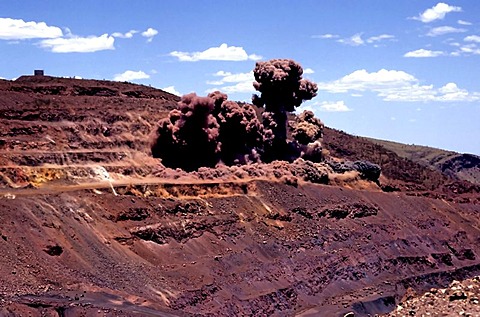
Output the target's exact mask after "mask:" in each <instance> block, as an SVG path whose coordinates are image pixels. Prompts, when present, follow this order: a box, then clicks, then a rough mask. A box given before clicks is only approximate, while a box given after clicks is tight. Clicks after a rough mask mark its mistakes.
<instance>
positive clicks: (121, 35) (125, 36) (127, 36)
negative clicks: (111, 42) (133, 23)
mask: <svg viewBox="0 0 480 317" xmlns="http://www.w3.org/2000/svg"><path fill="white" fill-rule="evenodd" d="M136 33H138V31H136V30H130V31H128V32H127V33H121V32H115V33H113V34H112V36H113V37H118V38H122V39H131V38H132V37H133V35H134V34H136Z"/></svg>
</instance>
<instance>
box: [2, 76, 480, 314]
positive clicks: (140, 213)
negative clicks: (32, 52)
mask: <svg viewBox="0 0 480 317" xmlns="http://www.w3.org/2000/svg"><path fill="white" fill-rule="evenodd" d="M221 97H222V96H221V95H218V96H216V97H215V98H213V99H214V100H215V101H217V99H218V100H221V99H222V98H221ZM178 101H179V98H177V97H175V96H172V95H169V94H167V93H164V92H161V91H159V90H155V89H153V88H149V87H142V86H136V85H128V84H124V83H111V82H98V81H81V80H67V79H59V78H51V77H45V78H42V79H38V78H29V77H24V78H21V79H20V80H18V81H16V82H10V81H0V124H1V129H0V254H1V256H0V280H1V283H0V316H344V315H348V314H350V315H352V313H353V314H354V315H355V316H368V315H374V314H383V313H390V314H392V316H403V315H409V314H416V315H421V314H423V313H424V312H425V313H426V312H431V311H432V310H431V309H432V307H433V309H437V310H436V311H437V312H438V311H441V312H443V313H445V314H447V315H448V314H449V313H451V312H454V313H455V314H457V313H460V312H461V311H463V312H464V313H469V314H471V315H472V316H475V315H476V314H478V310H476V309H477V308H478V298H479V294H480V292H479V290H478V287H477V286H478V285H477V284H478V281H477V279H476V278H473V277H474V276H477V275H479V269H480V258H479V255H480V247H479V245H480V244H479V237H480V232H479V229H478V228H480V220H479V217H478V214H479V213H480V205H479V204H478V202H479V197H478V192H475V190H476V187H475V186H473V185H472V184H470V185H472V186H473V187H468V186H467V185H468V184H467V183H458V182H455V181H453V180H452V179H449V178H448V177H447V176H446V175H443V174H441V173H440V172H438V171H435V172H432V171H431V170H430V169H428V170H422V169H421V167H420V166H419V165H416V164H414V163H413V162H411V161H408V160H404V161H402V160H400V159H399V158H398V156H395V154H394V153H392V152H389V151H386V150H385V149H383V148H377V147H376V146H374V145H373V144H372V143H362V142H363V141H361V140H359V139H358V138H355V137H351V136H346V135H342V134H341V133H339V132H338V133H337V132H335V131H333V132H332V131H330V130H328V129H327V130H326V132H325V144H323V145H324V146H326V145H327V144H328V149H329V150H330V151H331V154H333V153H334V154H336V155H334V156H336V157H337V158H342V156H341V155H339V153H344V154H343V157H345V158H349V159H350V160H351V161H357V160H368V161H371V162H373V163H376V164H379V165H381V167H382V171H386V172H387V173H388V175H386V176H385V175H382V176H381V177H380V178H379V185H380V186H379V185H378V184H376V183H374V182H371V181H369V180H368V177H366V176H365V177H363V178H362V176H361V175H359V172H358V170H356V171H350V170H349V171H347V172H345V173H343V174H342V173H338V174H336V175H335V177H334V178H332V177H331V174H332V173H331V172H332V171H331V169H332V166H334V165H335V164H333V163H331V165H328V166H327V165H325V164H324V163H320V164H314V163H312V162H308V161H303V160H298V161H295V162H294V163H292V164H289V163H288V162H285V161H282V162H273V163H271V164H260V163H256V164H251V165H246V166H245V167H243V168H240V167H238V166H221V167H219V168H216V169H199V170H198V171H196V172H194V173H186V172H185V171H180V170H172V169H166V168H165V167H162V166H159V161H158V160H156V159H153V158H151V156H150V153H149V145H150V140H149V136H150V134H151V133H152V131H154V129H155V127H156V123H157V122H158V121H160V120H162V119H164V118H166V117H167V116H168V114H169V112H170V111H171V110H173V109H174V107H175V106H176V103H177V102H178ZM222 103H223V101H222ZM227 106H228V105H227ZM225 113H230V112H227V111H226V112H225ZM235 114H236V112H235ZM234 117H235V116H234ZM235 118H237V117H235ZM319 125H320V123H318V124H317V126H319ZM310 128H314V127H311V126H309V127H308V129H307V127H306V126H305V127H303V128H302V131H303V132H298V133H300V134H303V136H302V137H300V138H303V137H307V141H308V137H309V136H310V135H313V134H314V133H316V132H315V131H313V130H315V129H313V130H312V129H310ZM312 131H313V132H312ZM329 133H330V134H329ZM355 139H357V142H358V143H355V142H354V141H352V140H355ZM329 141H330V142H329ZM365 142H366V141H365ZM342 144H344V147H341V145H342ZM358 144H361V145H362V146H358ZM356 145H357V146H356ZM193 159H194V158H193ZM322 164H323V165H322ZM339 166H340V167H338V170H341V169H342V168H345V166H346V165H345V164H343V165H342V164H339ZM372 166H373V165H372ZM372 166H370V165H369V166H360V167H361V168H359V169H360V170H363V171H364V172H365V173H367V172H368V173H370V172H371V173H373V174H375V176H376V171H377V170H376V169H375V168H372ZM410 168H411V169H410ZM412 170H413V171H414V172H412ZM417 172H418V173H417ZM432 173H433V174H432ZM415 175H417V176H418V175H422V177H417V178H415ZM384 177H386V179H385V178H384ZM443 180H448V182H446V183H445V184H444V185H442V184H443ZM383 181H388V182H389V183H388V185H389V186H392V188H393V189H395V191H392V192H382V191H381V189H382V187H383V188H385V187H384V185H385V184H384V183H382V182H383ZM333 184H337V185H339V186H334V185H333ZM439 184H440V185H439ZM434 185H435V186H437V187H435V186H434ZM453 190H456V191H457V193H454V192H453ZM424 196H427V197H424ZM454 280H457V281H459V282H453V284H451V283H452V281H454ZM460 284H461V285H460ZM447 286H448V287H447ZM399 305H400V306H399ZM400 307H402V309H400ZM414 307H415V308H414ZM457 308H458V309H457ZM410 311H413V313H410Z"/></svg>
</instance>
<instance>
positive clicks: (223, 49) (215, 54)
mask: <svg viewBox="0 0 480 317" xmlns="http://www.w3.org/2000/svg"><path fill="white" fill-rule="evenodd" d="M170 56H173V57H176V58H178V60H179V61H180V62H197V61H202V60H210V61H236V62H238V61H246V60H259V59H261V58H262V57H261V56H259V55H256V54H250V55H248V54H247V52H246V51H245V50H244V49H243V47H238V46H228V45H227V44H225V43H223V44H222V45H220V46H219V47H211V48H209V49H206V50H205V51H203V52H193V53H188V52H179V51H173V52H171V53H170Z"/></svg>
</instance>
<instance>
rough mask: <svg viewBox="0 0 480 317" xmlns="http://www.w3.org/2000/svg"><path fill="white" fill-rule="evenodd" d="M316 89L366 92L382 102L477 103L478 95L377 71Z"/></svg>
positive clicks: (359, 73)
mask: <svg viewBox="0 0 480 317" xmlns="http://www.w3.org/2000/svg"><path fill="white" fill-rule="evenodd" d="M318 89H319V90H324V91H327V92H330V93H347V92H351V91H361V92H363V91H370V92H374V93H376V94H377V96H379V97H381V98H382V99H383V100H384V101H398V102H429V101H459V102H460V101H479V100H480V93H479V92H468V91H467V90H465V89H461V88H458V86H457V85H456V84H455V83H448V84H446V85H444V86H443V87H440V88H438V89H436V88H434V87H433V85H420V81H419V80H418V79H417V78H415V76H413V75H411V74H408V73H406V72H404V71H399V70H386V69H381V70H379V71H378V72H372V73H369V72H367V71H366V70H364V69H362V70H357V71H355V72H353V73H351V74H349V75H346V76H344V77H342V78H340V79H338V80H335V81H332V82H326V83H319V84H318Z"/></svg>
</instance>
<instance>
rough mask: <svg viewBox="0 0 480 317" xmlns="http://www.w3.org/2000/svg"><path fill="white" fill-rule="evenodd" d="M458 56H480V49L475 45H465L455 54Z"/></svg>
mask: <svg viewBox="0 0 480 317" xmlns="http://www.w3.org/2000/svg"><path fill="white" fill-rule="evenodd" d="M455 53H457V56H458V55H460V54H462V53H463V54H473V55H480V49H479V48H478V47H477V45H476V44H475V43H472V44H468V45H463V46H461V47H460V51H457V52H455Z"/></svg>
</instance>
